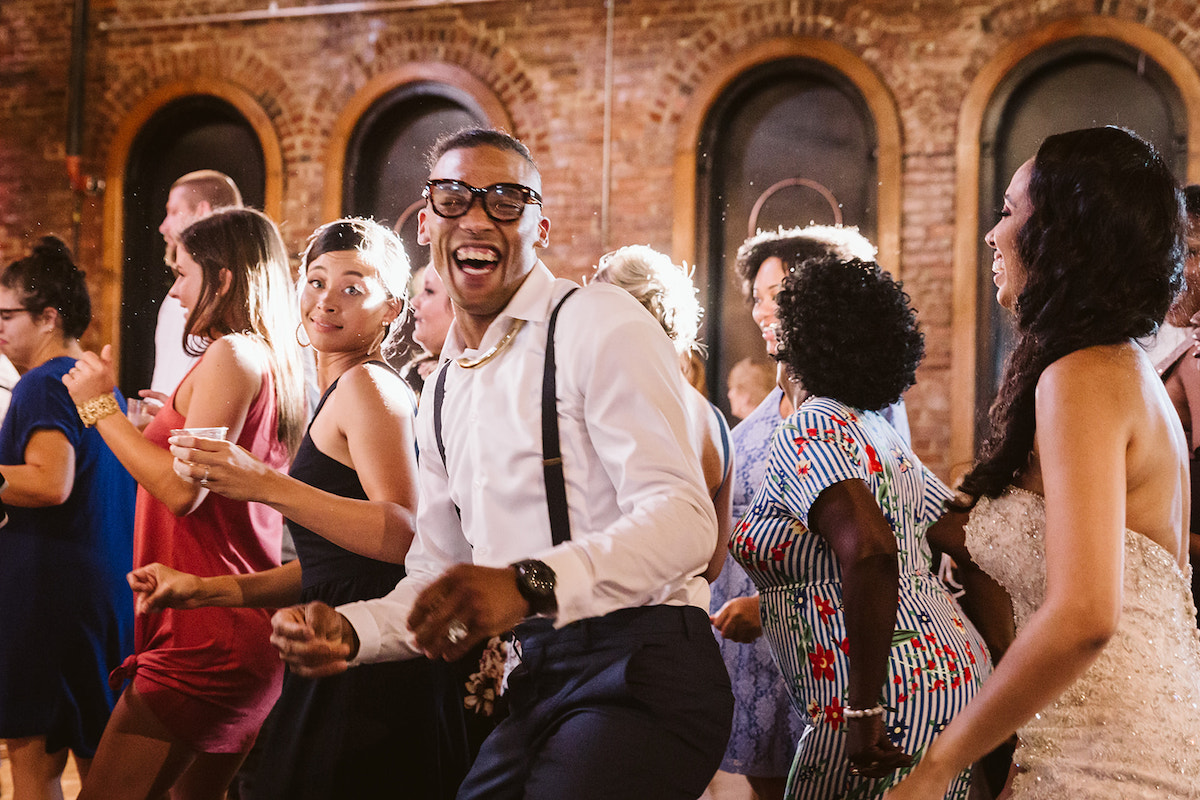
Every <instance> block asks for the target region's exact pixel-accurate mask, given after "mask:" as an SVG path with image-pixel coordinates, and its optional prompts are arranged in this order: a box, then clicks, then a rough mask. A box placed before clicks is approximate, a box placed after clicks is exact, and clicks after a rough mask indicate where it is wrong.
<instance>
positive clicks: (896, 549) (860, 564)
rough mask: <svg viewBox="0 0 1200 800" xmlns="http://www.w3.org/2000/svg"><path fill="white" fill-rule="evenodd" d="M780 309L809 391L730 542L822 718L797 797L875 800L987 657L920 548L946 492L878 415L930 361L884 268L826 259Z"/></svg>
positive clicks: (791, 682)
mask: <svg viewBox="0 0 1200 800" xmlns="http://www.w3.org/2000/svg"><path fill="white" fill-rule="evenodd" d="M776 300H777V302H778V304H779V311H778V314H779V320H780V326H779V331H778V332H779V335H780V342H781V349H780V358H781V360H782V361H783V362H784V364H785V365H786V366H787V369H788V371H789V372H790V373H791V376H792V377H793V378H794V379H795V380H796V381H797V382H798V383H799V384H800V385H803V386H804V387H805V390H807V393H808V397H807V399H805V400H803V402H802V403H800V404H799V405H798V407H797V409H796V412H795V413H794V414H793V415H792V416H791V417H790V418H789V419H788V420H787V421H786V422H784V423H783V424H782V425H781V426H780V428H779V430H778V431H777V432H776V434H775V437H774V440H773V441H772V443H771V456H770V462H769V464H768V467H767V477H766V480H764V481H763V483H762V486H761V488H760V489H759V491H758V494H757V496H756V497H755V499H754V502H753V503H752V504H751V506H750V508H749V510H748V511H747V513H746V516H745V517H744V518H743V520H742V522H741V523H740V524H739V525H738V527H737V528H736V529H735V530H734V538H733V542H732V544H731V546H730V547H731V551H732V553H733V555H734V557H735V558H736V559H737V560H738V561H739V562H740V563H741V564H742V565H743V566H744V567H745V568H746V571H747V572H748V573H749V574H750V575H751V577H752V578H753V580H754V582H755V584H756V585H757V586H758V590H759V595H760V606H761V616H762V624H763V631H764V633H765V635H766V637H767V639H768V641H769V642H770V644H771V648H772V650H773V651H774V654H775V659H776V661H777V663H778V664H779V666H780V668H781V670H782V671H783V673H784V678H785V681H786V682H787V684H788V688H789V690H790V691H791V693H792V698H793V701H794V703H795V705H796V706H797V707H798V708H803V709H806V710H807V712H808V714H809V716H810V719H811V722H812V726H813V728H812V730H811V732H810V733H809V734H808V735H807V736H805V737H804V738H803V739H802V740H801V742H800V745H799V748H798V751H797V753H796V758H795V760H794V761H793V765H792V772H791V775H790V776H789V780H788V797H790V798H793V800H795V798H811V799H813V800H816V799H817V798H830V799H831V800H832V798H842V797H863V798H865V797H877V796H879V794H881V793H882V792H883V791H884V790H885V789H886V788H887V787H888V786H890V785H891V784H892V782H893V780H894V778H895V772H896V770H898V769H900V768H902V767H906V766H907V765H908V764H909V763H911V755H915V754H918V753H920V751H921V750H922V749H923V748H924V747H925V746H926V745H927V744H928V743H929V742H930V741H931V740H932V738H933V735H934V733H935V732H936V731H937V730H940V729H941V728H942V727H944V726H945V725H946V724H947V723H948V722H949V721H950V718H951V717H952V716H953V715H954V714H955V713H956V712H957V711H958V710H959V709H961V708H963V707H964V706H965V705H966V704H967V702H968V701H969V700H970V699H971V697H972V696H974V694H975V692H976V691H977V690H978V688H979V686H980V684H981V682H982V681H983V679H984V678H985V677H986V676H987V674H988V673H989V672H990V670H991V666H990V663H991V662H990V658H989V656H988V651H987V649H986V648H985V646H984V642H983V640H982V639H981V637H980V636H979V634H978V633H977V632H976V630H975V629H974V628H973V627H972V625H971V624H970V623H969V622H967V621H966V620H964V619H963V618H962V615H961V614H960V612H959V610H958V607H957V606H956V605H955V603H954V601H953V599H952V598H951V597H950V595H949V593H948V592H947V591H946V589H945V587H944V586H943V584H942V583H941V581H939V580H938V578H937V576H936V574H935V573H934V569H933V564H932V559H931V555H930V549H929V545H928V543H927V541H926V535H927V532H928V530H929V528H930V526H931V525H933V523H935V522H936V521H937V520H938V519H939V518H940V517H941V516H942V515H943V511H944V504H945V501H946V500H947V499H949V498H950V496H951V492H950V491H949V490H948V489H947V488H946V487H945V486H944V485H943V484H942V483H941V482H940V481H939V480H938V479H937V478H936V477H934V475H933V474H932V473H931V472H930V471H929V470H928V469H926V468H925V467H924V466H923V465H922V464H921V462H920V459H918V458H917V456H916V455H915V454H914V453H913V452H912V450H911V448H910V447H909V446H908V445H907V444H906V442H905V441H904V439H903V438H902V437H901V436H900V435H899V434H898V433H897V432H896V430H895V429H894V428H893V427H892V426H891V425H890V424H889V423H888V422H887V420H885V419H884V417H883V415H882V414H881V413H880V411H881V410H882V409H884V408H886V407H887V406H888V405H889V404H891V403H894V402H895V401H896V400H897V399H898V398H899V397H900V395H901V394H902V393H903V392H904V390H905V389H907V388H908V387H909V386H911V385H912V384H913V383H914V381H915V375H916V368H917V365H918V364H919V363H920V361H921V357H922V355H923V354H924V339H923V337H922V335H921V332H920V330H919V329H918V327H917V320H916V314H915V313H914V311H913V310H912V308H911V307H910V306H909V299H908V295H906V294H905V293H904V291H903V289H902V288H901V286H900V284H899V283H897V282H896V281H894V280H892V278H891V276H890V275H888V274H887V273H886V272H883V271H882V270H881V269H880V268H879V266H878V265H877V264H875V263H873V262H865V261H860V260H857V259H851V260H841V259H838V258H834V257H824V258H818V259H813V260H809V261H806V262H804V263H803V264H801V265H800V267H799V268H798V269H797V270H796V271H795V272H794V274H793V275H792V276H790V277H788V278H786V279H785V281H784V284H783V289H782V291H780V292H779V294H778V296H777V297H776ZM969 780H970V770H969V769H968V768H964V769H962V770H961V771H960V773H959V774H957V775H956V776H954V782H953V783H954V785H953V787H952V791H951V792H950V793H948V794H947V795H946V796H947V797H954V798H963V797H965V796H966V793H967V788H968V783H969Z"/></svg>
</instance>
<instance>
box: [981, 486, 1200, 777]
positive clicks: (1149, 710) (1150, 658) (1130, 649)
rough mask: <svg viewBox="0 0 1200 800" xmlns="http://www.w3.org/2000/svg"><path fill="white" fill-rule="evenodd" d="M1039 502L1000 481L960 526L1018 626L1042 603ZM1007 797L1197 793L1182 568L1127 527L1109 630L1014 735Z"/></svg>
mask: <svg viewBox="0 0 1200 800" xmlns="http://www.w3.org/2000/svg"><path fill="white" fill-rule="evenodd" d="M1045 518H1046V515H1045V506H1044V501H1043V499H1042V497H1041V495H1037V494H1034V493H1032V492H1028V491H1024V490H1021V489H1016V488H1009V489H1008V490H1007V491H1006V492H1005V494H1003V495H1001V496H1000V497H998V498H996V499H988V498H983V499H981V500H980V501H979V504H978V505H977V506H976V507H975V510H974V511H973V512H972V514H971V520H970V522H969V523H968V525H967V546H968V548H969V549H970V551H971V555H972V557H973V558H974V559H975V561H976V562H977V563H978V564H979V566H980V567H982V568H983V569H984V570H986V571H987V572H988V573H989V574H990V575H991V576H992V577H994V578H995V579H996V580H997V581H999V582H1000V583H1001V584H1002V585H1003V586H1004V587H1005V588H1006V589H1007V590H1008V592H1009V594H1010V595H1012V600H1013V613H1014V616H1015V618H1016V624H1017V630H1018V631H1020V630H1021V628H1022V627H1023V626H1024V624H1025V622H1026V621H1027V620H1028V619H1029V617H1030V616H1031V615H1032V614H1033V612H1034V611H1036V610H1037V608H1038V607H1039V606H1040V605H1041V603H1042V599H1043V596H1044V594H1045V588H1046V587H1045V583H1046V574H1045V568H1044V567H1043V566H1042V556H1043V552H1044V545H1043V530H1044V528H1045ZM1018 733H1019V735H1020V738H1021V747H1020V748H1018V750H1017V753H1016V756H1015V761H1016V762H1017V764H1019V765H1020V766H1021V768H1022V769H1023V770H1025V771H1024V772H1023V773H1021V774H1020V775H1018V776H1017V777H1016V779H1015V782H1014V784H1013V798H1014V799H1015V798H1020V799H1021V800H1036V799H1037V798H1063V797H1087V798H1102V799H1103V798H1112V799H1113V800H1118V799H1119V800H1129V799H1130V798H1145V799H1147V800H1149V799H1151V798H1152V799H1153V800H1161V799H1162V798H1200V631H1197V628H1196V624H1195V608H1194V607H1193V604H1192V596H1191V591H1190V576H1188V575H1185V574H1183V572H1182V571H1181V570H1180V568H1179V566H1178V564H1177V563H1176V561H1175V559H1174V558H1172V557H1171V556H1170V555H1169V554H1168V553H1167V552H1166V551H1165V550H1164V549H1163V548H1162V547H1160V546H1159V545H1158V544H1156V543H1155V542H1153V541H1151V540H1150V539H1148V538H1146V537H1145V536H1143V535H1141V534H1139V533H1135V532H1133V531H1126V533H1125V578H1124V597H1123V601H1122V608H1121V620H1120V623H1119V624H1118V627H1117V632H1116V634H1115V635H1114V636H1113V638H1112V639H1111V640H1110V641H1109V643H1108V645H1107V646H1106V647H1105V648H1104V650H1103V651H1102V652H1101V654H1100V656H1099V658H1097V659H1096V661H1095V662H1094V663H1093V664H1092V665H1091V667H1089V668H1088V670H1087V672H1085V673H1084V674H1083V675H1082V676H1081V677H1080V678H1079V680H1078V681H1076V682H1075V684H1074V685H1073V686H1071V688H1070V689H1068V690H1067V691H1066V692H1064V693H1063V694H1062V695H1061V696H1060V697H1059V698H1058V699H1057V700H1056V701H1054V703H1052V704H1051V705H1049V706H1047V707H1046V708H1045V709H1043V710H1042V711H1041V712H1040V713H1038V714H1037V715H1036V716H1035V717H1034V718H1033V719H1032V720H1030V721H1029V722H1028V723H1027V724H1026V725H1025V727H1023V728H1022V729H1021V730H1020V731H1019V732H1018Z"/></svg>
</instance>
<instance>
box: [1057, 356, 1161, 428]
mask: <svg viewBox="0 0 1200 800" xmlns="http://www.w3.org/2000/svg"><path fill="white" fill-rule="evenodd" d="M1148 365H1149V362H1148V361H1147V360H1146V358H1145V355H1144V354H1143V353H1142V352H1141V349H1140V348H1139V347H1138V346H1137V345H1136V344H1134V343H1132V342H1128V343H1121V344H1113V345H1096V346H1094V347H1085V348H1082V349H1080V350H1075V351H1074V352H1071V353H1068V354H1067V355H1065V356H1063V357H1062V358H1059V359H1058V360H1057V361H1055V362H1053V363H1052V364H1050V365H1049V366H1048V367H1046V369H1045V370H1044V371H1043V372H1042V375H1041V377H1040V378H1038V385H1037V404H1038V408H1039V410H1040V409H1042V408H1044V407H1047V406H1051V407H1053V406H1067V407H1084V408H1088V409H1092V410H1094V411H1099V410H1101V409H1102V408H1104V407H1108V406H1113V407H1115V408H1122V407H1126V406H1127V405H1128V404H1129V403H1131V402H1137V401H1138V398H1140V397H1141V396H1142V394H1143V391H1144V389H1145V385H1144V384H1145V382H1146V381H1147V379H1148V378H1153V379H1154V380H1157V376H1156V375H1155V374H1154V371H1153V369H1149V371H1147V367H1148Z"/></svg>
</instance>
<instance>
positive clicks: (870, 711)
mask: <svg viewBox="0 0 1200 800" xmlns="http://www.w3.org/2000/svg"><path fill="white" fill-rule="evenodd" d="M886 713H887V709H886V708H884V707H883V706H875V707H874V708H847V709H845V710H844V711H842V715H843V716H844V717H845V718H846V719H862V718H863V717H882V716H883V715H884V714H886Z"/></svg>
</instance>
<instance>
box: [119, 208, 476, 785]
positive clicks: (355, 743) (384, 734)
mask: <svg viewBox="0 0 1200 800" xmlns="http://www.w3.org/2000/svg"><path fill="white" fill-rule="evenodd" d="M301 270H302V273H303V275H304V284H303V288H302V291H301V297H300V306H301V328H300V329H298V330H297V336H301V337H306V338H307V339H308V342H309V343H311V346H312V348H313V350H314V351H315V352H316V357H317V381H318V384H319V386H320V388H321V390H322V397H321V401H320V404H319V405H318V406H317V409H316V411H315V413H314V415H313V418H312V422H311V423H310V424H309V427H308V431H307V433H306V434H305V437H304V440H303V442H302V443H301V445H300V448H299V450H298V451H297V453H296V458H295V460H294V461H293V463H292V467H291V471H290V474H288V475H284V474H283V473H280V472H276V471H275V470H272V469H270V468H268V467H266V466H265V465H263V464H262V463H260V462H258V461H257V460H255V459H254V458H253V457H252V456H250V455H249V454H248V453H246V452H245V451H244V450H242V449H240V448H238V447H236V446H235V445H232V444H231V443H229V442H225V441H222V440H215V439H193V438H191V437H179V438H176V439H174V440H173V446H172V452H173V453H174V454H175V456H176V464H175V468H176V471H177V472H179V473H180V474H183V475H189V476H191V477H193V478H195V479H197V480H203V481H204V482H205V483H206V485H207V486H208V488H209V490H211V491H214V492H217V493H218V494H222V495H224V496H226V497H230V498H233V499H238V500H250V501H257V502H261V503H265V504H267V505H269V506H271V507H272V508H275V509H276V510H278V511H280V512H282V513H283V515H284V516H285V517H286V518H287V519H288V525H289V529H290V530H291V532H292V536H293V538H294V540H295V543H296V553H297V556H298V558H297V559H296V560H295V561H293V562H290V563H288V564H285V565H284V566H282V567H279V568H277V569H273V570H269V571H267V572H262V573H258V574H253V575H238V576H222V577H218V578H200V577H196V576H192V575H186V574H183V573H180V572H177V571H175V570H171V569H168V568H167V567H165V566H163V565H161V564H151V565H149V566H147V567H144V568H142V569H139V570H137V571H136V572H134V573H133V575H132V576H131V583H132V585H133V588H134V590H135V592H137V594H138V599H137V603H138V608H139V610H140V609H143V608H145V609H154V608H163V607H172V608H194V607H197V606H203V605H227V606H239V605H247V606H286V605H292V604H295V603H301V602H303V603H307V602H310V601H314V600H321V601H323V602H325V603H329V604H331V605H340V604H343V603H349V602H354V601H356V600H367V599H370V598H374V597H379V596H382V595H384V594H386V593H387V592H389V591H391V590H392V589H393V588H394V587H395V585H396V583H397V582H398V581H399V580H400V578H402V577H403V576H404V567H403V564H404V558H405V555H406V554H407V553H408V548H409V545H410V544H411V543H412V538H413V517H414V512H415V510H416V501H417V486H416V458H415V453H416V451H415V448H414V434H413V415H414V412H415V405H416V403H415V398H414V397H413V394H412V392H411V390H409V388H408V387H407V385H406V384H405V383H404V381H403V380H401V378H400V377H399V376H398V375H397V374H396V373H395V372H393V371H392V370H391V369H390V368H389V367H388V366H387V365H386V364H385V363H384V362H383V361H382V350H383V348H384V345H385V341H386V340H387V339H388V337H389V335H390V332H391V331H393V330H394V329H398V328H399V325H398V324H395V323H396V322H397V320H398V319H399V317H400V315H401V313H402V312H403V311H404V304H405V294H406V290H405V287H406V285H407V282H408V277H409V268H408V259H407V258H406V257H405V255H404V251H403V248H402V247H401V245H400V241H399V239H398V238H397V237H396V236H395V234H393V233H392V232H391V231H390V230H388V229H387V228H384V227H383V226H381V225H379V224H377V223H375V222H372V221H370V220H363V219H342V220H338V221H336V222H332V223H329V224H327V225H323V226H322V227H320V228H318V229H317V230H316V232H314V233H313V235H312V237H311V238H310V240H309V245H308V248H307V250H306V251H305V253H304V257H303V261H302V265H301ZM460 698H461V695H460V694H459V691H458V686H457V685H456V683H455V682H454V680H452V678H451V676H450V674H449V672H448V668H447V666H446V665H444V664H441V663H433V662H430V661H427V660H425V659H415V660H413V661H409V662H397V663H388V664H374V665H370V666H367V667H362V668H358V669H354V670H350V671H349V672H347V673H345V674H343V675H338V676H336V677H333V678H325V679H323V680H314V679H309V678H301V677H299V676H297V675H294V674H292V673H290V672H289V673H288V674H287V675H286V676H285V679H284V685H283V693H282V695H281V696H280V699H279V702H278V703H277V704H276V707H275V709H274V711H272V716H271V719H270V720H269V721H268V723H267V728H268V729H269V733H268V734H267V738H266V740H265V743H264V747H263V752H262V756H261V761H260V762H259V765H258V767H257V768H256V769H255V771H254V775H253V783H252V786H251V788H250V796H251V797H253V798H276V797H277V798H289V800H292V799H297V798H299V799H303V798H312V799H313V800H316V799H317V798H336V797H347V798H349V797H371V796H381V795H382V794H384V793H391V792H394V791H396V790H397V783H396V782H397V780H403V782H404V796H406V797H413V798H422V799H423V798H431V799H433V798H436V799H440V798H451V797H453V796H454V793H455V792H456V790H457V787H458V783H459V781H460V780H461V778H462V776H463V775H464V774H465V773H466V768H467V766H468V763H467V762H468V750H467V745H466V739H465V731H464V727H463V714H462V703H461V699H460Z"/></svg>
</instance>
